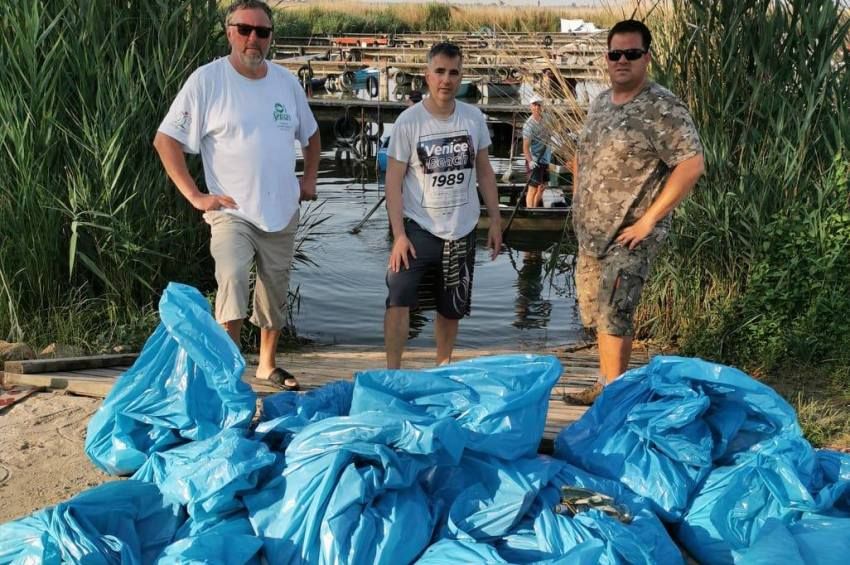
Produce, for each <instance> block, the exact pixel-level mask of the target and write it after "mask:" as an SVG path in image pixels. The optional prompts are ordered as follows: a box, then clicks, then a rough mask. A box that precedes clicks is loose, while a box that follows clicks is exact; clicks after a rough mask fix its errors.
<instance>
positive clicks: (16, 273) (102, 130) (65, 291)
mask: <svg viewBox="0 0 850 565" xmlns="http://www.w3.org/2000/svg"><path fill="white" fill-rule="evenodd" d="M210 4H211V3H210V2H209V1H208V0H181V1H180V2H177V3H175V2H174V1H172V0H156V1H151V0H146V1H136V0H128V1H126V2H122V3H119V4H116V3H115V2H111V1H107V0H67V1H65V2H62V3H59V9H58V10H57V9H56V7H57V3H43V2H38V1H36V0H15V1H12V2H5V3H3V4H2V6H0V22H2V27H3V29H4V30H7V31H6V32H5V33H4V34H3V35H2V39H0V60H2V61H3V64H2V65H0V120H2V123H3V124H4V127H3V128H2V129H0V153H2V158H0V217H2V218H3V221H2V222H0V241H2V253H0V337H3V338H12V339H27V340H30V341H31V342H32V343H33V345H39V344H40V342H41V341H47V340H61V341H64V342H66V343H73V344H77V345H82V346H84V347H86V348H87V349H97V348H98V347H100V346H106V345H108V344H114V343H122V342H125V343H126V342H127V341H134V342H136V343H138V339H139V337H141V336H145V335H147V334H148V333H149V331H150V328H151V327H152V325H153V321H154V319H155V318H154V316H153V312H154V310H153V309H154V307H155V302H156V300H157V293H158V292H159V291H160V290H161V289H162V288H163V287H164V285H165V283H166V282H167V281H169V280H182V281H187V282H193V283H195V284H198V283H202V282H204V281H205V280H208V279H205V277H209V273H210V272H211V269H210V266H209V265H208V264H206V260H205V258H206V257H207V256H208V253H206V251H205V246H206V239H207V237H206V234H205V230H204V227H203V225H202V223H201V221H200V218H199V217H198V215H197V214H196V213H194V212H193V211H192V210H191V209H190V207H188V206H187V205H186V204H185V202H184V201H183V200H182V198H181V197H180V195H179V194H178V193H177V192H176V191H175V190H174V188H173V187H171V186H169V184H168V182H167V181H166V178H165V176H164V174H163V172H162V168H161V166H160V164H159V162H158V159H157V158H156V156H155V154H154V152H153V149H152V147H151V140H152V139H153V135H154V133H155V131H156V127H157V125H158V119H159V116H162V115H163V113H164V111H165V109H166V108H168V106H169V104H170V102H171V100H172V99H173V97H174V95H175V94H176V93H177V90H178V89H179V87H180V85H181V84H182V83H183V81H184V80H185V79H186V77H187V76H188V74H189V73H190V72H191V71H192V70H194V69H195V68H196V67H197V66H198V65H199V64H200V63H202V62H206V61H208V60H210V58H211V57H212V56H213V54H214V52H215V51H216V47H217V41H216V38H215V36H214V33H213V30H214V29H220V28H219V27H217V22H218V16H217V12H216V10H215V6H214V5H212V7H211V5H210ZM219 37H220V36H219Z"/></svg>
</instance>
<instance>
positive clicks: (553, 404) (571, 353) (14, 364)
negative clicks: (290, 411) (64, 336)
mask: <svg viewBox="0 0 850 565" xmlns="http://www.w3.org/2000/svg"><path fill="white" fill-rule="evenodd" d="M517 352H518V351H516V350H505V349H492V350H481V349H459V350H457V351H456V354H455V360H457V361H460V360H463V359H471V358H473V357H480V356H483V355H501V354H508V353H517ZM520 353H529V351H521V352H520ZM535 353H549V354H552V355H555V356H557V357H558V358H559V359H560V361H561V364H562V365H563V366H564V373H563V374H562V375H561V378H560V380H559V381H558V383H557V384H556V385H555V386H554V387H553V389H552V394H551V395H550V397H549V411H548V415H547V418H546V429H545V433H544V439H543V442H542V443H541V445H540V450H541V451H542V452H544V453H546V452H551V450H552V446H553V443H552V442H553V440H554V438H555V436H557V434H558V433H559V432H560V431H561V430H562V429H563V428H564V427H565V426H567V425H569V424H570V423H572V422H574V421H575V420H577V419H578V418H579V417H581V415H582V414H584V412H585V410H586V408H585V407H583V406H575V405H571V404H567V403H566V402H565V401H564V393H567V392H578V391H580V390H582V389H584V388H586V387H589V386H591V385H592V384H593V383H594V382H595V379H596V374H597V372H598V362H597V351H596V348H595V347H593V346H588V347H577V348H568V349H566V350H564V349H560V350H551V351H542V352H535ZM434 357H435V353H434V349H433V348H412V349H409V350H408V351H406V352H405V356H404V366H405V368H408V369H424V368H428V367H433V366H434ZM135 358H136V356H135V355H102V356H97V357H76V358H67V359H39V360H30V361H10V362H7V363H6V366H5V373H4V376H3V384H4V386H12V385H29V386H36V387H45V388H49V389H54V390H57V389H58V390H65V391H67V392H68V393H71V394H79V395H84V396H95V397H100V398H103V397H105V396H106V395H107V394H108V393H109V391H110V390H111V389H112V386H113V385H114V384H115V381H116V380H117V378H118V377H119V376H121V374H123V373H124V372H125V371H126V370H127V368H128V367H129V366H130V365H131V364H132V363H133V361H134V360H135ZM649 358H650V354H649V352H647V351H646V350H644V349H639V348H637V349H636V351H635V353H634V354H633V359H632V361H633V362H632V366H633V367H637V366H641V365H644V364H645V363H647V362H648V361H649ZM248 361H249V365H248V367H247V368H246V371H245V375H244V377H243V378H244V380H245V381H246V382H247V383H249V384H250V385H251V387H252V388H253V389H254V391H256V392H257V394H258V395H259V396H266V395H268V394H273V393H275V392H280V390H279V389H277V388H276V387H273V386H269V385H268V384H265V383H264V382H263V381H260V380H258V379H256V378H255V374H256V369H257V367H256V364H254V363H252V362H251V361H253V359H252V358H251V356H248ZM278 364H279V366H281V367H285V368H286V369H287V370H288V371H290V372H291V373H293V374H294V375H295V376H296V377H297V378H298V380H299V382H300V383H301V387H302V389H304V390H312V389H315V388H318V387H321V386H323V385H325V384H327V383H329V382H332V381H337V380H352V379H353V378H354V373H355V372H357V371H362V370H366V369H374V368H382V367H384V366H385V357H384V351H383V349H382V348H377V347H371V348H370V347H359V346H330V347H316V348H308V349H304V350H301V351H298V352H294V353H280V354H278Z"/></svg>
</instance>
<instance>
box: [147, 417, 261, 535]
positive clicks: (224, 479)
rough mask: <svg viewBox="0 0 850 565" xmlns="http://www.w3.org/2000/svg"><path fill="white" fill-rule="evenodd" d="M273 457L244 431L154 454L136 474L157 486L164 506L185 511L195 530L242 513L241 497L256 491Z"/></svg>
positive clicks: (224, 433)
mask: <svg viewBox="0 0 850 565" xmlns="http://www.w3.org/2000/svg"><path fill="white" fill-rule="evenodd" d="M275 460H276V458H275V455H274V454H273V453H272V452H271V451H269V449H268V447H266V445H265V444H264V443H262V442H260V441H256V440H253V439H247V438H245V437H244V432H243V431H242V430H234V429H230V430H224V431H223V432H221V433H219V434H218V435H217V436H215V437H212V438H210V439H206V440H202V441H195V442H192V443H188V444H186V445H181V446H179V447H175V448H173V449H169V450H168V451H166V452H163V453H154V454H152V455H151V456H150V458H149V459H148V460H147V461H146V462H145V464H144V465H142V467H141V468H140V469H139V470H138V471H137V472H136V474H135V475H133V478H134V479H138V480H142V481H147V482H151V483H154V484H156V485H157V486H158V487H159V489H160V491H161V492H162V496H163V498H164V499H165V501H166V502H170V503H173V504H179V505H183V506H186V510H187V512H188V513H189V516H191V517H192V519H193V521H194V523H195V524H196V525H202V524H210V523H214V522H216V521H217V520H218V519H219V518H220V516H224V515H226V514H228V513H231V512H234V511H237V510H241V509H243V508H244V506H243V505H242V502H241V498H240V497H241V496H242V495H243V494H246V493H248V492H251V491H253V490H255V489H256V488H257V485H258V483H259V482H260V479H261V478H262V477H263V473H264V472H270V471H271V468H272V466H273V465H274V463H275Z"/></svg>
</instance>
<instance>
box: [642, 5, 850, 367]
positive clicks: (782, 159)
mask: <svg viewBox="0 0 850 565" xmlns="http://www.w3.org/2000/svg"><path fill="white" fill-rule="evenodd" d="M651 27H653V29H654V30H655V31H656V34H655V35H656V43H655V48H654V53H655V63H654V70H655V75H656V78H657V79H658V80H659V82H661V83H663V84H665V85H668V86H669V87H670V88H671V89H672V90H673V91H674V92H676V93H677V94H679V95H680V96H681V97H682V98H683V99H684V100H685V101H686V102H687V104H688V106H689V107H690V109H691V111H692V113H693V115H694V117H695V119H696V121H697V123H698V127H699V129H700V132H701V136H702V140H703V143H704V145H705V151H706V160H707V174H706V176H705V178H704V179H703V180H702V181H701V182H700V183H699V185H698V186H697V188H696V190H695V191H694V193H693V195H692V196H691V197H690V198H689V199H688V200H687V201H685V202H684V204H683V205H682V206H681V209H680V210H679V211H678V213H677V215H676V219H675V221H674V231H673V233H672V234H671V241H670V245H669V247H668V252H667V253H666V254H665V255H664V256H663V257H662V258H661V260H660V262H659V265H658V267H657V271H656V276H654V277H653V279H652V283H651V284H650V285H649V288H648V289H647V295H646V296H645V299H644V304H643V309H642V321H643V327H644V328H645V329H648V330H649V332H650V333H652V334H654V335H656V336H660V337H662V338H667V339H678V340H679V341H680V342H681V343H682V345H683V346H684V348H685V350H686V351H689V352H692V353H698V354H702V355H705V356H708V357H711V358H715V359H719V360H723V361H728V362H735V363H739V364H743V365H749V366H751V367H752V366H756V365H758V366H762V367H765V368H770V367H773V366H775V365H776V364H778V363H782V362H784V361H788V360H796V361H803V362H818V363H819V362H821V361H827V362H830V361H832V362H835V361H836V360H837V361H839V362H843V363H846V362H848V360H850V355H848V351H850V315H848V314H850V249H848V245H850V187H848V152H847V151H848V146H850V145H848V142H850V115H848V114H847V112H846V108H847V107H848V106H847V104H848V102H850V99H849V98H850V77H848V69H847V64H848V60H850V59H848V51H847V44H846V41H847V38H848V29H850V21H848V18H847V17H846V15H845V13H844V11H843V8H842V7H841V5H840V3H839V2H837V1H836V0H784V1H772V0H747V1H742V2H724V1H722V0H691V1H687V2H686V1H683V0H671V1H670V2H668V3H666V4H664V5H661V6H660V7H659V9H658V10H657V11H656V12H655V14H654V16H653V18H652V20H651Z"/></svg>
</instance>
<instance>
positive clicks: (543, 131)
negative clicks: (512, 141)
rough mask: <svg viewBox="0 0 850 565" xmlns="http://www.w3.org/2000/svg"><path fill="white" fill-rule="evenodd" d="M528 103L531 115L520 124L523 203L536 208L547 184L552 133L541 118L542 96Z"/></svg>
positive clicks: (533, 98)
mask: <svg viewBox="0 0 850 565" xmlns="http://www.w3.org/2000/svg"><path fill="white" fill-rule="evenodd" d="M529 104H530V107H531V115H530V116H529V117H528V119H527V120H526V121H525V125H523V126H522V153H523V155H524V156H525V169H526V171H527V172H528V187H527V188H526V193H525V205H526V207H527V208H538V207H540V206H542V205H543V190H544V189H545V188H546V186H547V185H548V184H549V162H550V161H551V160H552V148H551V147H550V146H549V141H550V138H551V137H552V134H551V133H550V132H549V128H547V127H546V124H545V122H544V120H543V98H541V97H540V96H533V97H532V98H531V101H530V103H529Z"/></svg>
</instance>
